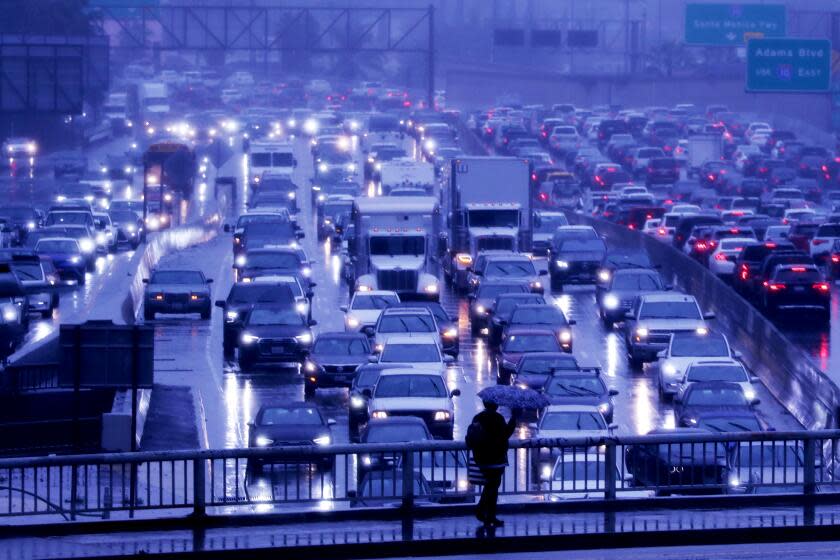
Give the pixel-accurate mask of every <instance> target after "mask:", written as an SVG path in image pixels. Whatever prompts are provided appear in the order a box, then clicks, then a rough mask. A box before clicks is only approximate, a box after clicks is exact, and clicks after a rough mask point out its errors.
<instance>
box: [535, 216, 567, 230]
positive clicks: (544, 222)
mask: <svg viewBox="0 0 840 560" xmlns="http://www.w3.org/2000/svg"><path fill="white" fill-rule="evenodd" d="M534 222H535V224H534V231H536V232H539V233H554V231H555V230H556V229H557V228H558V227H559V226H565V225H568V223H569V220H567V219H566V216H564V215H563V214H538V215H537V216H536V219H535V220H534Z"/></svg>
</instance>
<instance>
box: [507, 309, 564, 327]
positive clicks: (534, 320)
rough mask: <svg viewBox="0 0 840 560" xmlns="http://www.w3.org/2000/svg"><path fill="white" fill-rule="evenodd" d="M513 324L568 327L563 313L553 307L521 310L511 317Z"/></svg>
mask: <svg viewBox="0 0 840 560" xmlns="http://www.w3.org/2000/svg"><path fill="white" fill-rule="evenodd" d="M510 322H511V323H517V324H520V325H566V324H568V323H567V321H566V317H564V316H563V312H562V311H560V310H559V309H558V308H556V307H554V306H553V305H543V306H540V307H526V308H525V309H522V308H519V309H517V310H515V311H514V312H513V314H512V315H511V316H510Z"/></svg>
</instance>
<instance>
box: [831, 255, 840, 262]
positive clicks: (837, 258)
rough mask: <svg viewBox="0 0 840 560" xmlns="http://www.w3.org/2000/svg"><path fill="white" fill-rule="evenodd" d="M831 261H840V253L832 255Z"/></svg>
mask: <svg viewBox="0 0 840 560" xmlns="http://www.w3.org/2000/svg"><path fill="white" fill-rule="evenodd" d="M831 262H835V263H840V255H831Z"/></svg>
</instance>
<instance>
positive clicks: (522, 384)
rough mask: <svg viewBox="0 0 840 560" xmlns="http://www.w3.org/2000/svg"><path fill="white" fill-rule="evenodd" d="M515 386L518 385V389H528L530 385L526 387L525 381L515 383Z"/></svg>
mask: <svg viewBox="0 0 840 560" xmlns="http://www.w3.org/2000/svg"><path fill="white" fill-rule="evenodd" d="M516 386H517V387H519V388H520V389H529V388H530V387H528V384H527V383H517V384H516Z"/></svg>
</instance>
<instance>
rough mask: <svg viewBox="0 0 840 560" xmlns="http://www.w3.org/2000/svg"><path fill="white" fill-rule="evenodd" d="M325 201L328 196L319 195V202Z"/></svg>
mask: <svg viewBox="0 0 840 560" xmlns="http://www.w3.org/2000/svg"><path fill="white" fill-rule="evenodd" d="M325 200H327V197H326V195H323V194H319V195H318V202H324V201H325Z"/></svg>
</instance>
